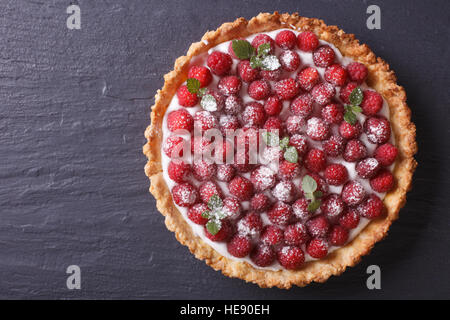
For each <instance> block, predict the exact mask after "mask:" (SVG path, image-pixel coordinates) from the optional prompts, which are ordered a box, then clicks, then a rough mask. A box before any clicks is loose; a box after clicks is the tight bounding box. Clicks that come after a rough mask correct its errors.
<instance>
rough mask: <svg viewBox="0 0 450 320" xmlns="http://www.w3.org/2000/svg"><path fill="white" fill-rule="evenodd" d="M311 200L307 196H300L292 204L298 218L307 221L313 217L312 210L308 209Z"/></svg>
mask: <svg viewBox="0 0 450 320" xmlns="http://www.w3.org/2000/svg"><path fill="white" fill-rule="evenodd" d="M308 205H309V201H308V200H306V199H305V198H300V199H298V200H297V201H295V202H294V204H293V205H292V211H293V213H294V215H295V217H297V218H298V219H300V220H301V221H306V220H308V219H309V218H310V217H311V212H309V210H308Z"/></svg>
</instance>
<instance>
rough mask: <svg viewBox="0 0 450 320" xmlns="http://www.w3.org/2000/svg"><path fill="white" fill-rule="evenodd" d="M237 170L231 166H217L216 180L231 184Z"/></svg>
mask: <svg viewBox="0 0 450 320" xmlns="http://www.w3.org/2000/svg"><path fill="white" fill-rule="evenodd" d="M235 172H236V169H234V167H233V166H232V165H231V164H219V165H217V171H216V178H217V180H219V181H225V182H229V181H230V180H231V179H233V177H234V175H235Z"/></svg>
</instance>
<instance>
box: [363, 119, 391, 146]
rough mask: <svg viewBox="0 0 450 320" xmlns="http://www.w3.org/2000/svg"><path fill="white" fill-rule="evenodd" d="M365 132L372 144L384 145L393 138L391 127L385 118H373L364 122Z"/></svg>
mask: <svg viewBox="0 0 450 320" xmlns="http://www.w3.org/2000/svg"><path fill="white" fill-rule="evenodd" d="M364 132H365V133H366V135H367V139H368V140H369V141H370V142H372V143H376V144H382V143H385V142H387V141H388V140H389V138H390V137H391V125H390V123H389V120H387V119H386V118H384V117H371V118H368V119H367V120H366V121H365V122H364Z"/></svg>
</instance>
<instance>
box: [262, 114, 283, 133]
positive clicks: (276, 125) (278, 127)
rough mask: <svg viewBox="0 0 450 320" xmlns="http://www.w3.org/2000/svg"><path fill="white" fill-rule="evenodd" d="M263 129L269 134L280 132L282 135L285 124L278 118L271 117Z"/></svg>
mask: <svg viewBox="0 0 450 320" xmlns="http://www.w3.org/2000/svg"><path fill="white" fill-rule="evenodd" d="M263 128H264V129H266V130H267V131H269V132H274V133H275V132H278V133H279V134H282V132H283V122H282V121H281V119H280V118H278V117H270V118H268V119H267V120H266V122H265V123H264V126H263Z"/></svg>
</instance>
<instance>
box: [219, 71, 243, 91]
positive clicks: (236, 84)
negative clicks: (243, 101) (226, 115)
mask: <svg viewBox="0 0 450 320" xmlns="http://www.w3.org/2000/svg"><path fill="white" fill-rule="evenodd" d="M241 87H242V82H241V79H239V78H238V77H236V76H227V77H223V78H222V79H220V80H219V83H218V84H217V89H219V92H220V93H221V94H223V95H225V96H230V95H236V94H238V93H239V91H240V90H241Z"/></svg>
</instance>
